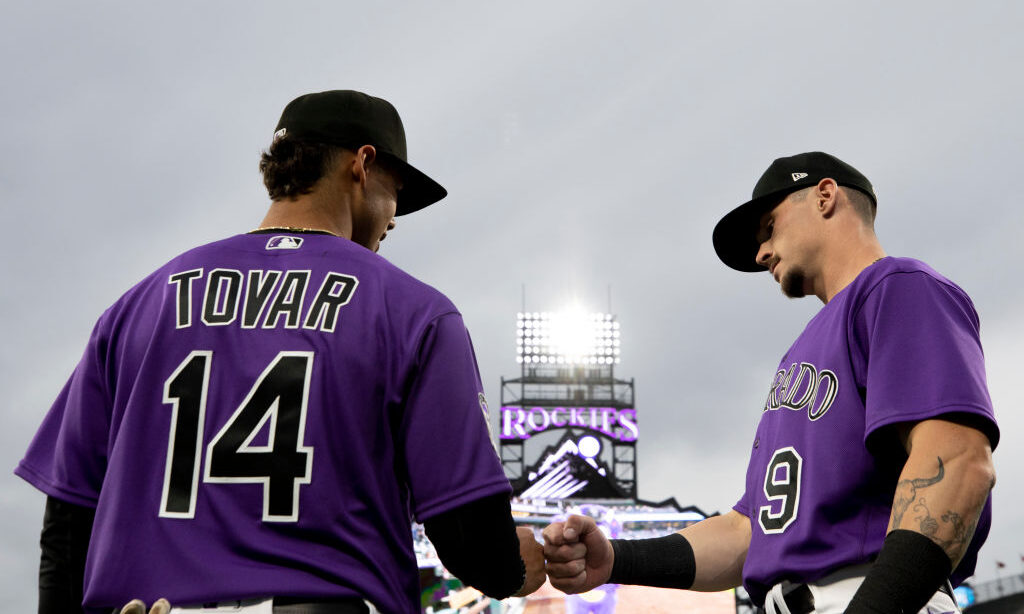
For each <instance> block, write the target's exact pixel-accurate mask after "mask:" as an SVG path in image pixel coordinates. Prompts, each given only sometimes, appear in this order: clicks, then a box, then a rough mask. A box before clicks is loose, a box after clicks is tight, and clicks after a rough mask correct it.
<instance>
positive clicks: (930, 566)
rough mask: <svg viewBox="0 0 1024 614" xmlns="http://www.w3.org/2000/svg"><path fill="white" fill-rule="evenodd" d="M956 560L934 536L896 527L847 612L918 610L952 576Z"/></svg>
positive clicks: (871, 613)
mask: <svg viewBox="0 0 1024 614" xmlns="http://www.w3.org/2000/svg"><path fill="white" fill-rule="evenodd" d="M952 571H953V563H952V561H950V560H949V555H947V554H946V551H945V550H943V549H942V548H941V547H940V546H939V545H938V544H936V543H935V542H933V541H932V540H931V538H929V537H926V536H924V535H922V534H920V533H918V532H916V531H908V530H906V529H896V530H895V531H892V532H891V533H889V535H887V536H886V538H885V543H884V544H882V551H881V552H879V553H878V559H877V560H876V561H875V564H874V565H872V566H871V571H869V572H868V575H867V577H866V578H864V582H863V583H861V585H860V588H858V589H857V592H856V593H855V594H854V595H853V599H851V600H850V605H849V606H847V608H846V613H847V614H900V613H901V612H918V611H919V610H920V609H921V608H923V607H924V606H925V604H926V603H928V600H929V599H931V597H932V595H934V594H935V592H936V591H938V590H939V589H940V588H941V587H942V584H943V582H945V581H946V580H947V579H948V578H949V574H950V573H951V572H952Z"/></svg>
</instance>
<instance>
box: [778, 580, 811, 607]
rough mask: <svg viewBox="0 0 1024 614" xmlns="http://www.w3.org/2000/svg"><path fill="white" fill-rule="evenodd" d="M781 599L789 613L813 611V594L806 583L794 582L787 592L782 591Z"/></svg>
mask: <svg viewBox="0 0 1024 614" xmlns="http://www.w3.org/2000/svg"><path fill="white" fill-rule="evenodd" d="M782 600H783V601H785V602H786V607H787V608H789V612H790V614H811V612H813V611H814V595H812V594H811V589H810V588H809V587H808V586H807V585H806V584H794V585H793V587H792V588H791V589H790V590H789V592H786V591H783V593H782Z"/></svg>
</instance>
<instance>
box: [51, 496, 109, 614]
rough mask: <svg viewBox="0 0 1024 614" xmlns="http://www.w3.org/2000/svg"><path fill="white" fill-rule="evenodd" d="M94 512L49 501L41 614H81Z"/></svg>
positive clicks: (52, 500)
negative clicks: (86, 558) (86, 555)
mask: <svg viewBox="0 0 1024 614" xmlns="http://www.w3.org/2000/svg"><path fill="white" fill-rule="evenodd" d="M95 514H96V512H95V510H92V509H90V508H88V507H82V506H80V505H75V504H73V503H68V502H66V501H61V500H60V499H55V498H53V497H47V498H46V511H45V512H44V514H43V531H42V534H41V536H40V538H39V546H40V548H41V549H42V556H41V557H40V559H39V614H68V613H74V612H82V584H83V582H84V577H85V554H86V552H87V551H88V549H89V537H90V535H91V534H92V522H93V517H94V516H95Z"/></svg>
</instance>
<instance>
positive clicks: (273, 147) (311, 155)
mask: <svg viewBox="0 0 1024 614" xmlns="http://www.w3.org/2000/svg"><path fill="white" fill-rule="evenodd" d="M342 151H343V148H341V147H337V146H335V145H328V144H325V143H297V142H295V141H292V140H290V139H287V138H283V139H278V140H276V141H274V142H273V143H271V144H270V150H269V151H265V152H263V153H262V154H261V155H260V173H261V174H262V175H263V185H265V186H267V192H268V193H269V194H270V199H271V200H281V199H284V198H295V197H296V196H301V195H302V194H309V193H310V192H312V191H313V186H314V185H316V182H318V181H320V178H321V177H323V176H324V173H326V172H327V170H328V169H329V168H330V166H331V164H333V163H334V161H335V160H336V159H337V157H338V155H340V154H341V152H342Z"/></svg>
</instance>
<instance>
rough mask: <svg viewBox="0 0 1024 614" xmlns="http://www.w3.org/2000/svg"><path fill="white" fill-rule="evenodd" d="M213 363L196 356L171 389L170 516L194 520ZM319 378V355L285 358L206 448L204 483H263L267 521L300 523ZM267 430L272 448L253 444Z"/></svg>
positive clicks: (164, 511)
mask: <svg viewBox="0 0 1024 614" xmlns="http://www.w3.org/2000/svg"><path fill="white" fill-rule="evenodd" d="M212 363H213V352H210V351H195V352H192V353H191V354H189V355H188V357H187V358H185V360H183V361H182V362H181V364H179V365H178V367H177V368H176V369H175V370H174V373H172V374H171V376H170V377H168V378H167V381H166V382H165V383H164V396H163V401H164V403H166V404H169V405H171V432H170V436H169V438H168V442H167V465H166V468H165V471H164V485H163V494H162V496H161V499H160V516H161V517H164V518H193V517H194V516H195V510H196V498H197V496H198V492H197V491H198V486H199V469H200V465H201V462H202V457H203V454H202V451H203V425H204V423H205V419H206V402H207V397H208V393H209V385H210V369H211V366H212ZM312 372H313V352H279V353H278V354H277V356H276V357H275V358H274V360H273V361H271V363H270V364H269V365H268V366H267V368H266V369H264V370H263V373H262V374H261V375H260V376H259V378H257V380H256V382H255V383H254V384H253V386H252V388H251V389H250V390H249V393H248V395H246V397H245V400H243V401H242V403H241V404H240V405H239V406H238V408H237V409H236V410H235V412H234V413H233V414H232V415H231V417H230V418H228V421H227V423H226V424H224V426H223V427H222V428H221V429H220V431H218V432H217V434H216V435H215V436H214V437H213V439H212V440H211V441H210V443H209V444H207V446H206V455H205V458H206V466H205V471H204V472H203V480H202V481H203V482H204V483H222V484H232V483H234V484H239V483H257V484H262V485H263V520H264V521H268V522H296V521H298V519H299V487H300V486H301V485H302V484H308V483H309V480H310V476H311V475H312V468H313V448H311V447H306V446H303V445H302V440H303V437H304V434H305V429H306V407H307V403H308V400H309V399H308V397H309V382H310V377H311V375H312ZM268 423H269V425H268ZM264 429H266V430H267V433H268V436H267V443H266V444H265V445H253V441H254V440H255V438H256V436H257V435H258V434H259V433H260V432H261V431H263V430H264Z"/></svg>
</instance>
